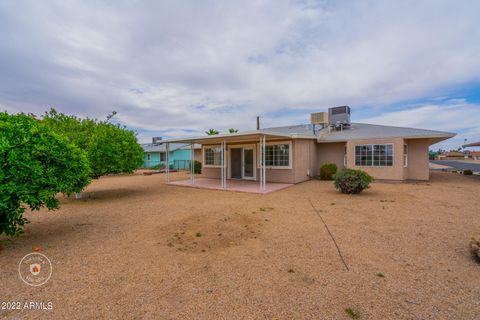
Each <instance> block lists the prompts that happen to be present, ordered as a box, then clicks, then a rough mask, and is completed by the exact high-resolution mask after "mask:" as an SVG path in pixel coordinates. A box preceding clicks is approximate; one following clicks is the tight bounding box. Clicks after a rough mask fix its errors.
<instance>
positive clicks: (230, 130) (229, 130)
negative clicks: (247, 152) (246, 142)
mask: <svg viewBox="0 0 480 320" xmlns="http://www.w3.org/2000/svg"><path fill="white" fill-rule="evenodd" d="M228 132H229V133H237V132H238V129H233V128H230V129H228Z"/></svg>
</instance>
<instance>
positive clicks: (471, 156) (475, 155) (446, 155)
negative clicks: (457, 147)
mask: <svg viewBox="0 0 480 320" xmlns="http://www.w3.org/2000/svg"><path fill="white" fill-rule="evenodd" d="M435 158H436V159H437V160H480V151H464V152H459V151H451V152H443V153H440V154H438V155H437V156H436V157H435Z"/></svg>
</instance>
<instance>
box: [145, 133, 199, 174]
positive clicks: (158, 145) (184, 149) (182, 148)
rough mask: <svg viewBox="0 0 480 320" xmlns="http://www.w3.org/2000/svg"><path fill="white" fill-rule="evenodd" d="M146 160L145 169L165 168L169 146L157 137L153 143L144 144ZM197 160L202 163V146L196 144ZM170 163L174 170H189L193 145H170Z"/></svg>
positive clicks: (195, 154)
mask: <svg viewBox="0 0 480 320" xmlns="http://www.w3.org/2000/svg"><path fill="white" fill-rule="evenodd" d="M142 148H143V152H144V159H143V167H144V168H151V167H156V166H164V165H165V161H166V159H167V156H166V148H167V145H166V144H165V143H162V142H161V139H160V138H158V137H155V138H153V139H152V143H147V144H142ZM193 149H194V157H195V160H197V161H201V160H202V156H201V146H200V145H198V144H194V146H193ZM168 159H169V163H170V168H172V169H188V168H189V167H190V160H191V159H192V150H191V145H190V144H186V143H170V144H169V157H168Z"/></svg>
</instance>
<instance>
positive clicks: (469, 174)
mask: <svg viewBox="0 0 480 320" xmlns="http://www.w3.org/2000/svg"><path fill="white" fill-rule="evenodd" d="M463 174H464V175H466V176H471V175H472V174H473V171H472V170H470V169H465V170H463Z"/></svg>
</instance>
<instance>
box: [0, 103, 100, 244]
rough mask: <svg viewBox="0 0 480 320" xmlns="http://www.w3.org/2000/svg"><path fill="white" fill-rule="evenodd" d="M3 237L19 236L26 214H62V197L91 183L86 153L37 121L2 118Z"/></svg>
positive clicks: (22, 117)
mask: <svg viewBox="0 0 480 320" xmlns="http://www.w3.org/2000/svg"><path fill="white" fill-rule="evenodd" d="M0 155H1V158H2V160H1V161H0V235H1V234H6V235H8V236H15V235H19V234H21V233H22V232H23V226H24V225H25V224H26V223H28V220H27V219H26V218H24V217H23V214H24V212H25V210H26V209H27V208H30V210H40V208H42V207H46V208H47V209H49V210H53V209H57V208H58V207H59V206H60V202H59V201H58V199H57V198H56V197H55V196H56V194H57V193H64V194H67V195H69V194H72V193H74V192H80V191H81V190H82V189H83V188H84V187H85V186H87V185H88V184H89V183H90V178H89V176H90V168H89V165H88V160H87V156H86V154H85V152H84V151H83V150H81V149H80V148H78V147H76V146H75V145H73V144H71V143H69V142H68V141H67V139H65V138H64V137H61V136H60V135H57V134H55V133H54V132H53V131H52V130H51V129H50V128H48V127H47V126H45V125H44V124H43V123H42V122H41V121H39V120H38V119H36V118H34V117H33V116H29V115H24V114H17V115H9V114H7V113H6V112H3V113H0Z"/></svg>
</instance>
